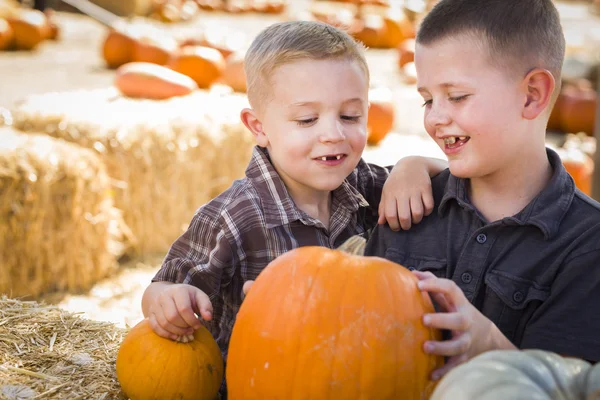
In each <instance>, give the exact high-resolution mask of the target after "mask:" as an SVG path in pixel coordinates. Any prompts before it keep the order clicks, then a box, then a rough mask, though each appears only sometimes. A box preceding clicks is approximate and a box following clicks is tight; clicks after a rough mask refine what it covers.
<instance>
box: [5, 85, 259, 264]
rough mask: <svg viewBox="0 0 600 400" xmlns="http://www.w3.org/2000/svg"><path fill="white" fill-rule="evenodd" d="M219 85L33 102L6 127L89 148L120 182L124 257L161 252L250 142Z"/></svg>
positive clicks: (235, 99) (237, 102)
mask: <svg viewBox="0 0 600 400" xmlns="http://www.w3.org/2000/svg"><path fill="white" fill-rule="evenodd" d="M227 90H229V91H225V89H224V88H223V87H220V88H219V87H217V88H214V89H212V90H211V91H202V90H199V91H196V92H195V93H193V94H192V95H189V96H185V97H176V98H172V99H169V100H166V101H152V100H138V99H130V98H126V97H123V96H121V95H120V94H118V92H117V91H116V90H115V89H114V88H107V89H98V90H91V91H76V92H64V93H47V94H43V95H37V96H32V97H30V98H28V99H26V100H25V101H24V102H22V103H21V104H20V105H19V106H18V107H16V109H15V110H13V113H12V114H13V126H14V127H16V128H17V129H21V130H23V131H32V130H33V131H43V132H46V133H47V134H49V135H52V136H55V137H59V138H62V139H65V140H68V141H71V142H74V143H77V144H79V145H81V146H83V147H86V148H90V149H93V150H94V151H95V152H96V153H97V154H99V155H100V157H101V158H102V160H103V161H104V162H105V164H106V165H107V169H108V172H109V175H110V176H111V177H112V178H113V179H114V180H115V181H116V182H118V183H119V184H118V185H117V188H116V191H117V193H116V195H115V203H116V206H117V207H118V208H119V209H121V210H123V213H124V219H125V222H126V224H127V226H128V227H129V228H130V229H131V232H132V234H133V235H132V237H130V246H131V247H130V250H129V254H130V255H134V256H139V255H143V256H145V255H150V254H153V253H163V252H165V251H166V250H167V249H168V248H169V246H170V245H171V244H172V242H173V241H174V240H175V239H176V238H177V237H178V236H179V235H180V234H181V233H182V232H183V231H184V230H185V228H186V226H187V224H188V223H189V221H190V219H191V217H192V215H193V214H194V212H195V211H196V209H197V208H198V207H199V206H201V205H202V204H203V203H205V202H206V201H208V200H209V199H211V198H212V197H213V196H215V195H216V193H217V192H218V191H220V190H222V189H223V188H224V187H226V186H227V185H229V184H230V183H231V181H232V180H233V179H236V178H238V177H240V176H243V174H244V168H245V166H246V163H247V162H248V160H249V157H250V154H251V148H252V138H251V135H250V133H249V132H247V131H246V130H245V128H244V127H243V125H242V123H241V122H240V121H239V112H240V111H241V109H242V108H243V107H245V106H246V104H247V100H246V97H245V96H243V95H236V94H231V92H230V89H227Z"/></svg>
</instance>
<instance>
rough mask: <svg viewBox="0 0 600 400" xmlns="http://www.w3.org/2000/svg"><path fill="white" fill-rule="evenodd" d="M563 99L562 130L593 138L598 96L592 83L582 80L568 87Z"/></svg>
mask: <svg viewBox="0 0 600 400" xmlns="http://www.w3.org/2000/svg"><path fill="white" fill-rule="evenodd" d="M561 97H562V99H561V103H560V107H561V109H560V122H561V124H560V125H561V128H562V129H563V130H564V131H565V132H567V133H578V132H585V133H586V134H588V135H589V136H593V135H594V124H595V119H596V102H597V97H598V96H597V94H596V91H595V90H594V88H593V87H592V86H591V83H590V82H589V81H586V80H581V81H579V82H578V83H577V84H576V85H566V86H565V88H564V90H563V91H562V93H561Z"/></svg>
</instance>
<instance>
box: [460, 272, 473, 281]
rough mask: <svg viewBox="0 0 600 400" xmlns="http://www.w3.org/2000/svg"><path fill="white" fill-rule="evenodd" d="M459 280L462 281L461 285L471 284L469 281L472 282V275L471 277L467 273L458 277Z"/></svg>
mask: <svg viewBox="0 0 600 400" xmlns="http://www.w3.org/2000/svg"><path fill="white" fill-rule="evenodd" d="M460 280H461V281H463V283H471V281H472V280H473V275H471V274H470V273H468V272H465V273H464V274H462V275H461V276H460Z"/></svg>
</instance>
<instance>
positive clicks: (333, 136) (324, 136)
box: [319, 120, 346, 143]
mask: <svg viewBox="0 0 600 400" xmlns="http://www.w3.org/2000/svg"><path fill="white" fill-rule="evenodd" d="M319 139H320V141H321V142H325V143H326V142H341V141H342V140H344V139H346V135H345V134H344V126H343V125H342V123H341V122H340V121H337V120H336V121H334V122H333V123H331V124H327V126H325V127H324V130H323V132H322V133H321V135H320V138H319Z"/></svg>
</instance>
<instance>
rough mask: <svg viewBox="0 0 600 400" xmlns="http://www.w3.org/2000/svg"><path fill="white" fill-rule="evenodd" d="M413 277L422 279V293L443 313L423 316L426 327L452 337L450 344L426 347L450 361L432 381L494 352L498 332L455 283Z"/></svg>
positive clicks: (428, 276)
mask: <svg viewBox="0 0 600 400" xmlns="http://www.w3.org/2000/svg"><path fill="white" fill-rule="evenodd" d="M414 273H415V275H416V276H417V278H419V283H418V286H419V289H420V290H421V291H423V292H428V293H429V295H430V296H431V298H432V299H433V300H434V301H435V302H436V303H437V304H438V306H439V308H440V311H441V312H438V313H434V314H426V315H424V316H423V323H424V324H425V326H428V327H431V328H435V329H447V330H449V331H451V333H452V338H451V339H450V340H445V341H427V342H425V344H424V350H425V352H426V353H428V354H436V355H440V356H446V357H449V359H448V360H447V362H446V364H445V365H444V366H443V367H442V368H439V369H437V370H436V371H433V373H432V379H433V380H438V379H440V378H441V377H442V376H444V375H445V374H446V373H447V372H448V371H450V370H451V369H452V368H454V367H455V366H457V365H459V364H462V363H464V362H466V361H468V360H470V359H471V358H473V357H475V356H477V355H479V354H481V353H484V352H486V351H489V350H493V349H494V348H495V346H494V344H493V340H492V338H493V337H494V336H495V335H496V333H497V332H499V330H498V329H497V328H496V326H495V325H494V323H493V322H492V321H490V320H489V319H488V318H487V317H486V316H485V315H483V314H482V313H481V312H480V311H479V310H478V309H477V308H475V307H474V306H473V305H472V304H471V303H470V302H469V300H468V299H467V298H466V297H465V295H464V293H463V291H462V290H461V289H460V288H459V287H458V286H457V285H456V284H455V283H454V282H453V281H451V280H449V279H443V278H437V277H436V276H435V275H433V274H432V273H431V272H419V271H414ZM496 331H497V332H496Z"/></svg>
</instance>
